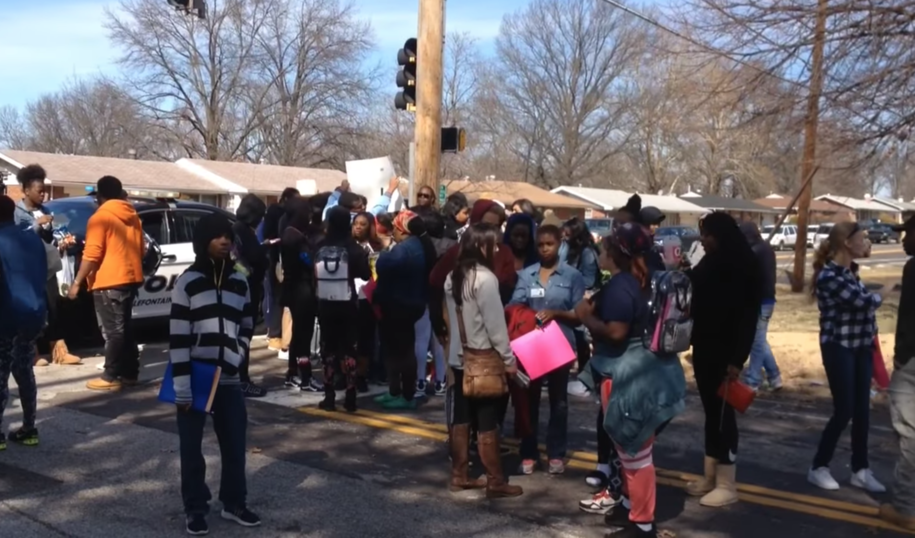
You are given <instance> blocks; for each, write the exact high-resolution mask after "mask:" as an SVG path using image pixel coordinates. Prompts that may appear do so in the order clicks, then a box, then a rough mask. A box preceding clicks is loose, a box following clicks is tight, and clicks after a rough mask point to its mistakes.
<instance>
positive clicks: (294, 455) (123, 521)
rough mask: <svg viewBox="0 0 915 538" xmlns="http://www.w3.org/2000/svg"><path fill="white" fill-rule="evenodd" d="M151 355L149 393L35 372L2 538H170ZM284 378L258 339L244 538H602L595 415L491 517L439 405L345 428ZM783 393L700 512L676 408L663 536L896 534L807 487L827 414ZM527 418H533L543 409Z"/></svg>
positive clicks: (863, 511) (172, 506)
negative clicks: (731, 497) (467, 486)
mask: <svg viewBox="0 0 915 538" xmlns="http://www.w3.org/2000/svg"><path fill="white" fill-rule="evenodd" d="M165 352H166V349H165V346H163V345H161V344H150V345H147V346H146V348H145V349H144V352H143V364H144V368H143V372H142V374H141V380H143V381H145V382H146V384H145V385H142V386H140V387H137V388H134V389H131V390H125V391H124V392H121V393H118V394H99V393H91V392H89V391H87V390H85V389H84V388H83V384H84V383H85V380H86V379H89V378H91V377H93V376H94V375H96V374H97V371H96V370H95V368H94V366H95V364H96V363H97V362H98V361H99V360H100V359H89V360H87V361H86V363H87V364H86V365H83V366H78V367H53V366H52V367H48V368H45V369H43V370H40V371H39V372H38V373H37V376H38V380H39V387H40V407H41V409H40V413H39V419H40V424H39V428H40V429H41V433H42V445H41V446H40V447H39V448H35V449H25V448H20V447H17V446H11V447H10V449H9V450H7V451H6V452H5V453H0V536H15V537H16V538H20V537H23V538H25V537H32V536H34V537H52V536H66V537H97V536H132V537H133V536H136V537H146V536H149V537H167V536H180V535H182V533H183V528H182V516H181V503H180V495H179V493H178V482H177V480H178V479H177V473H178V461H177V454H176V451H177V437H176V432H175V424H174V412H173V410H172V409H171V407H170V406H167V405H164V404H160V403H158V402H157V401H156V399H155V394H156V379H157V378H159V377H160V376H161V372H162V370H163V368H164V364H165V359H166V355H165ZM283 370H284V363H283V362H281V361H278V360H275V358H274V354H273V353H271V352H269V351H267V350H266V349H264V348H263V343H262V341H261V342H260V343H259V344H258V345H257V346H256V347H255V351H254V360H253V362H252V373H253V375H255V377H256V378H258V377H259V378H260V379H262V381H263V383H264V384H265V385H267V386H270V387H271V388H273V389H274V390H273V391H272V392H271V394H269V395H268V398H266V399H265V400H262V401H252V400H249V405H248V412H249V420H248V422H249V430H248V438H249V441H248V448H249V455H248V474H249V477H250V478H249V499H250V504H251V506H252V508H253V509H255V510H256V511H258V512H259V513H261V515H262V516H263V518H264V527H263V528H262V529H261V530H259V531H256V532H257V533H258V535H260V536H268V537H273V536H278V537H279V536H283V537H285V536H290V537H291V536H321V537H335V538H336V537H350V536H352V537H357V536H358V537H367V536H371V537H392V538H393V537H402V536H442V535H453V536H493V537H496V536H499V537H512V536H518V537H519V538H520V537H522V536H523V537H525V538H528V537H541V536H542V537H553V536H557V537H558V536H568V537H577V536H581V537H586V538H593V537H598V536H602V535H603V533H604V532H605V530H606V529H604V528H603V525H602V521H601V518H600V517H599V516H592V515H588V514H583V513H580V512H579V511H578V510H577V502H578V500H579V499H582V498H585V497H586V496H588V495H589V494H590V493H591V491H590V489H589V488H588V486H587V485H586V484H585V483H584V476H585V474H586V473H587V471H588V470H590V469H591V468H592V466H593V464H594V463H593V462H594V452H595V449H596V446H595V445H596V443H595V439H594V421H595V416H596V405H595V403H594V402H592V401H591V400H588V399H579V398H573V399H572V401H571V402H570V421H569V445H570V453H569V457H570V459H569V463H568V469H567V472H566V473H565V474H564V475H561V476H549V475H546V474H544V473H535V474H534V475H532V476H520V477H518V476H515V477H512V482H514V483H517V484H519V485H521V486H523V487H524V488H525V495H524V496H522V497H520V498H517V499H509V500H503V501H494V502H489V501H486V500H485V499H483V498H482V497H481V496H480V494H479V493H478V492H469V493H462V494H458V495H454V494H450V493H448V491H447V490H446V488H445V484H446V481H447V477H448V470H449V468H448V462H447V452H446V447H445V443H444V439H445V438H446V434H445V430H444V426H443V400H442V399H441V398H434V397H433V398H431V399H430V400H429V401H427V402H426V403H425V404H424V405H422V406H421V407H420V408H419V409H417V410H416V411H412V412H409V413H400V414H391V413H388V412H385V411H382V410H380V409H377V408H375V407H374V406H373V404H372V402H371V398H370V397H368V396H366V397H363V398H361V399H360V406H361V410H360V411H359V412H358V413H357V414H354V415H350V414H346V413H342V412H340V413H325V412H322V411H320V410H318V409H317V408H316V407H315V405H316V403H317V402H318V400H319V399H320V396H319V395H306V394H301V393H297V392H296V393H292V392H289V391H286V390H284V389H283V388H282V387H281V381H282V380H281V375H282V373H283ZM374 390H375V392H378V391H381V390H383V389H382V388H381V387H375V388H374ZM788 396H789V395H780V396H779V397H772V396H770V395H763V396H762V397H761V398H760V400H759V401H758V402H757V403H756V404H754V407H753V408H751V410H750V411H749V412H748V414H747V415H746V416H743V417H741V419H740V426H741V433H742V436H743V437H742V440H741V451H740V460H739V472H738V479H739V481H740V482H741V488H740V492H741V500H742V502H740V503H738V504H736V505H733V506H730V507H727V508H725V509H721V510H711V509H706V508H703V507H700V506H699V505H698V503H697V502H696V500H695V499H692V498H689V497H687V496H686V495H685V494H684V492H683V490H682V486H683V484H684V479H686V478H688V477H689V476H690V473H696V472H699V470H700V468H701V459H702V439H701V431H702V413H701V409H700V406H699V402H698V399H697V398H696V397H695V396H692V395H691V396H690V399H689V402H688V409H687V411H686V412H685V413H684V414H683V415H682V416H680V417H678V418H677V419H676V420H675V421H674V422H673V423H672V424H671V425H670V427H669V428H668V429H667V430H665V432H664V433H663V434H662V435H661V437H660V439H659V441H658V445H657V447H656V449H655V457H656V463H657V464H658V467H659V470H658V476H659V484H660V488H659V497H658V520H659V523H660V527H661V528H662V529H663V530H665V531H667V532H668V533H669V534H668V536H677V537H686V538H691V537H697V538H724V537H734V538H757V537H758V538H764V537H765V538H769V537H771V536H780V537H781V538H807V536H808V535H810V534H812V533H823V534H825V535H828V536H835V537H848V538H853V537H861V536H903V535H904V534H902V533H900V532H897V531H895V530H893V529H891V528H888V526H886V525H884V524H883V523H882V522H881V521H880V520H879V519H877V518H876V517H875V515H876V510H877V508H876V507H877V505H878V503H879V502H880V501H881V500H882V499H883V497H881V496H870V495H868V494H866V493H864V492H861V491H859V490H855V489H853V488H851V487H850V486H847V485H846V486H844V487H843V489H841V490H840V491H838V492H832V493H829V492H823V491H819V490H816V489H815V488H813V487H812V486H810V485H808V484H807V483H806V481H805V472H806V469H807V467H808V465H809V462H810V459H811V458H812V454H813V450H814V447H815V444H816V441H817V438H818V435H819V432H820V431H821V429H822V427H823V425H824V424H825V421H826V420H827V415H828V406H826V405H825V402H813V403H802V402H800V401H799V400H796V399H792V398H790V397H788ZM545 400H546V396H544V406H546V402H545ZM18 414H19V410H18V408H17V407H16V405H15V404H14V405H13V408H12V409H10V410H9V411H8V412H7V415H8V417H7V418H8V420H12V421H13V422H16V421H17V420H18ZM541 414H542V416H543V418H544V419H546V417H547V415H548V411H546V409H544V410H543V412H542V413H541ZM511 415H512V414H511V412H510V413H509V420H508V424H507V427H506V431H507V432H511V431H512V426H511ZM872 417H873V418H872V422H873V427H872V432H871V441H870V447H871V450H872V452H871V463H872V467H873V469H874V471H875V472H876V474H877V476H878V477H880V478H882V479H884V480H886V481H889V479H890V477H891V471H892V466H893V458H894V454H895V441H894V439H893V435H892V432H891V430H890V429H889V423H888V417H887V410H886V409H885V408H883V407H880V406H878V407H877V408H875V410H874V412H873V414H872ZM204 444H205V452H206V454H207V458H208V461H209V463H210V466H209V469H210V472H209V476H210V480H209V483H210V485H211V487H212V488H213V492H214V495H215V494H216V493H217V492H218V480H217V473H216V472H215V471H216V470H217V469H218V467H219V466H218V456H217V455H218V451H217V450H216V448H215V439H214V438H213V436H212V435H210V434H208V435H207V437H206V439H205V442H204ZM509 445H510V443H509ZM847 446H848V444H847V441H843V442H842V444H841V445H840V447H839V449H838V451H837V454H836V457H835V460H834V465H833V472H834V474H835V475H836V477H837V479H839V480H840V481H841V482H843V483H847V480H848V475H849V470H848V462H849V458H850V453H849V451H848V448H847ZM505 461H506V466H507V467H506V468H508V469H513V468H514V467H515V466H516V465H517V463H518V462H517V456H515V455H509V456H507V457H506V460H505ZM474 469H480V466H479V464H476V465H474ZM216 519H217V518H212V519H211V528H212V532H213V534H214V535H215V534H218V535H223V536H250V535H252V533H251V531H245V530H241V529H237V528H235V527H232V526H229V525H228V524H225V523H224V522H221V521H217V520H216Z"/></svg>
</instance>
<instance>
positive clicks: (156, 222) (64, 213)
mask: <svg viewBox="0 0 915 538" xmlns="http://www.w3.org/2000/svg"><path fill="white" fill-rule="evenodd" d="M128 200H129V201H130V202H132V203H133V206H134V208H135V209H136V210H137V214H138V215H139V217H140V221H141V222H142V224H143V231H144V232H145V233H146V235H147V238H148V240H151V241H152V242H153V243H154V245H157V246H158V251H159V252H161V263H160V264H159V265H158V268H157V269H156V270H155V271H154V272H153V273H152V274H151V275H149V276H147V277H146V278H145V280H144V281H143V285H142V286H141V287H140V293H139V295H138V296H137V298H136V300H135V301H134V303H133V317H134V319H137V320H144V321H146V320H156V321H158V320H165V319H166V318H168V315H169V313H170V312H171V302H172V299H171V291H172V288H174V287H175V281H176V280H177V279H178V276H179V275H180V274H181V273H183V272H184V270H185V269H187V268H188V267H189V266H190V265H191V263H193V262H194V245H193V243H192V242H193V234H194V226H196V225H197V221H198V220H200V219H201V218H202V217H205V216H207V215H210V214H212V213H220V214H222V215H225V216H226V217H227V218H228V219H230V220H231V221H232V222H233V223H234V222H235V215H233V214H232V213H229V212H228V211H225V210H223V209H220V208H218V207H215V206H212V205H208V204H201V203H197V202H185V201H175V200H164V199H155V198H129V199H128ZM45 207H46V208H47V209H48V210H49V211H51V213H53V215H54V226H55V227H63V226H65V227H66V229H67V231H68V232H69V233H71V234H73V236H74V237H75V238H76V240H77V245H78V246H77V247H75V248H74V249H71V250H70V251H69V253H70V254H71V255H75V256H76V259H77V264H78V263H79V259H80V255H81V254H82V247H81V245H82V244H83V241H84V240H85V238H86V224H87V223H88V222H89V217H91V216H92V214H93V213H95V210H96V209H97V208H98V206H97V204H96V200H95V197H94V196H80V197H74V198H60V199H57V200H51V201H50V202H48V203H47V204H45Z"/></svg>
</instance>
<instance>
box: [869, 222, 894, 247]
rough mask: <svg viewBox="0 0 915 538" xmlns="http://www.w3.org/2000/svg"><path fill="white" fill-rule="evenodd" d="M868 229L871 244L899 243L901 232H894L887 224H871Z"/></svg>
mask: <svg viewBox="0 0 915 538" xmlns="http://www.w3.org/2000/svg"><path fill="white" fill-rule="evenodd" d="M866 229H867V238H868V239H869V240H870V242H871V243H889V242H890V241H893V242H894V243H899V240H900V238H899V232H895V231H893V229H892V228H891V227H890V226H889V225H887V224H870V225H868V226H867V228H866Z"/></svg>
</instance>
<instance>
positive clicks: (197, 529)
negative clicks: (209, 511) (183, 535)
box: [184, 515, 210, 536]
mask: <svg viewBox="0 0 915 538" xmlns="http://www.w3.org/2000/svg"><path fill="white" fill-rule="evenodd" d="M184 528H185V529H187V533H188V534H190V535H191V536H205V535H207V534H210V526H209V525H207V518H205V517H203V516H201V515H194V516H187V520H186V523H185V525H184Z"/></svg>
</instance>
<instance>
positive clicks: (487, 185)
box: [442, 180, 600, 209]
mask: <svg viewBox="0 0 915 538" xmlns="http://www.w3.org/2000/svg"><path fill="white" fill-rule="evenodd" d="M442 184H443V185H445V186H446V188H447V190H448V194H454V193H456V192H462V193H464V194H465V195H466V196H467V198H468V199H470V200H476V199H480V198H482V199H490V200H498V201H499V202H502V203H503V204H504V205H506V206H508V205H510V204H511V203H512V202H514V201H515V200H518V199H521V198H526V199H528V200H530V201H531V203H532V204H534V205H535V206H537V207H546V208H551V207H555V208H559V207H561V208H570V209H589V208H599V207H600V206H599V205H598V204H594V203H590V202H587V201H583V200H577V199H575V198H570V197H568V196H562V195H560V194H553V193H552V192H550V191H548V190H546V189H542V188H540V187H537V186H536V185H531V184H530V183H523V182H521V181H466V180H452V181H447V180H443V181H442Z"/></svg>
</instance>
